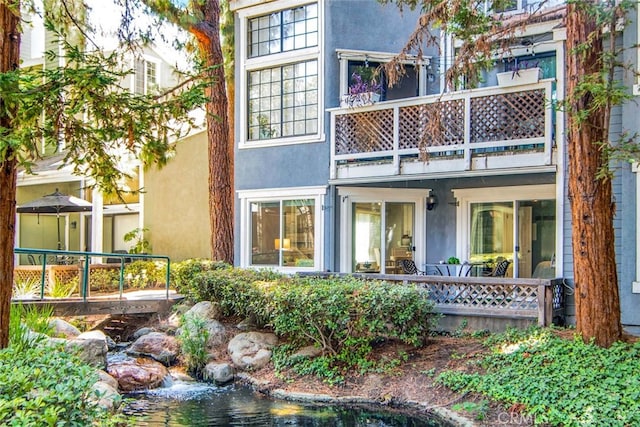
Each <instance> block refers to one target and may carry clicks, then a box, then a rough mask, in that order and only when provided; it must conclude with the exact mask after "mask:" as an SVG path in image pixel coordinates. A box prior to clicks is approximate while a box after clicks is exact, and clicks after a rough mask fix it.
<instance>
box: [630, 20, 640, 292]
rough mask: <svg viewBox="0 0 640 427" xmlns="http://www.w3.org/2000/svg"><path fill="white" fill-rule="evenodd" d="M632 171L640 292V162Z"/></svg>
mask: <svg viewBox="0 0 640 427" xmlns="http://www.w3.org/2000/svg"><path fill="white" fill-rule="evenodd" d="M638 14H639V15H640V12H638ZM639 31H640V30H639ZM631 172H633V173H634V174H635V175H636V279H635V280H634V281H633V282H631V292H632V293H634V294H640V256H639V254H640V251H638V249H639V248H640V164H638V163H633V164H632V165H631Z"/></svg>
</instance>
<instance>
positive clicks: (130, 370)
mask: <svg viewBox="0 0 640 427" xmlns="http://www.w3.org/2000/svg"><path fill="white" fill-rule="evenodd" d="M107 372H108V373H109V375H111V376H112V377H114V378H115V379H116V380H118V388H119V389H120V390H122V391H124V392H130V391H135V390H146V389H150V388H156V387H159V386H160V385H162V381H163V380H164V378H165V377H166V376H167V374H169V371H168V370H167V368H166V367H165V366H164V365H163V364H162V363H160V362H156V361H155V360H151V359H147V358H144V357H139V358H137V359H135V360H125V361H122V362H117V363H112V364H111V365H109V367H108V368H107Z"/></svg>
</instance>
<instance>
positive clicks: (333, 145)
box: [329, 111, 337, 179]
mask: <svg viewBox="0 0 640 427" xmlns="http://www.w3.org/2000/svg"><path fill="white" fill-rule="evenodd" d="M330 120H331V145H330V147H329V148H330V150H331V153H330V156H329V158H330V161H331V163H330V164H329V179H336V176H337V172H336V168H337V166H336V113H335V112H333V111H332V112H331V115H330Z"/></svg>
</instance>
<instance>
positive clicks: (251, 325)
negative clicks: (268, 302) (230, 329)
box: [236, 316, 256, 331]
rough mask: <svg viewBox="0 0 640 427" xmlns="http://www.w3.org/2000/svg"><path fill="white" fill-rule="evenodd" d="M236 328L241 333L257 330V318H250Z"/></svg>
mask: <svg viewBox="0 0 640 427" xmlns="http://www.w3.org/2000/svg"><path fill="white" fill-rule="evenodd" d="M236 328H238V329H240V330H241V331H250V330H251V329H255V328H256V318H255V316H249V317H247V318H246V319H244V320H243V321H241V322H240V323H238V324H237V325H236Z"/></svg>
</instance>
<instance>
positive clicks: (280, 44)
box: [249, 3, 318, 58]
mask: <svg viewBox="0 0 640 427" xmlns="http://www.w3.org/2000/svg"><path fill="white" fill-rule="evenodd" d="M317 45H318V5H317V4H315V3H312V4H307V5H304V6H300V7H296V8H293V9H286V10H281V11H277V12H274V13H271V14H269V15H264V16H259V17H256V18H252V19H250V20H249V58H255V57H257V56H264V55H271V54H274V53H280V52H287V51H291V50H297V49H303V48H306V47H311V46H317Z"/></svg>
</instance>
